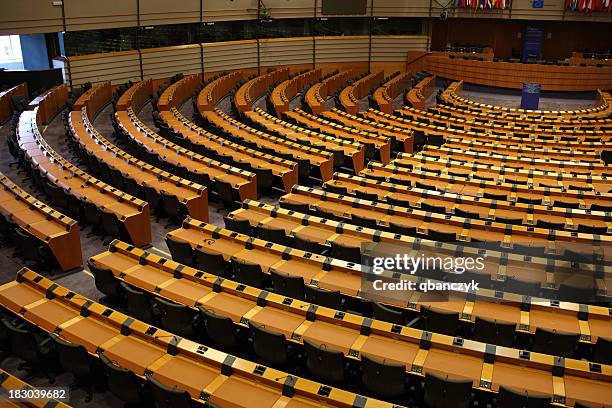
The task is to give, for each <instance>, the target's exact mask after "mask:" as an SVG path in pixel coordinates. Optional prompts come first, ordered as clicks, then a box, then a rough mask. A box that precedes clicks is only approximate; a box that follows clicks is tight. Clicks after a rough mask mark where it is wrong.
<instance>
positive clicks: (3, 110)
mask: <svg viewBox="0 0 612 408" xmlns="http://www.w3.org/2000/svg"><path fill="white" fill-rule="evenodd" d="M28 96H29V95H28V84H27V83H25V82H24V83H22V84H19V85H16V86H14V87H12V88H9V89H7V90H6V91H2V92H0V125H1V124H3V123H5V122H6V121H7V120H9V119H10V118H11V115H12V114H13V97H15V98H18V97H21V98H24V99H28Z"/></svg>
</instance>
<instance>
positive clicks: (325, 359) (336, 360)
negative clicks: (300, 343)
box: [304, 339, 345, 383]
mask: <svg viewBox="0 0 612 408" xmlns="http://www.w3.org/2000/svg"><path fill="white" fill-rule="evenodd" d="M304 350H305V352H306V367H307V368H308V371H310V373H311V374H312V375H314V376H315V377H317V378H319V379H321V380H323V381H325V382H330V383H339V382H342V381H344V377H345V373H344V367H345V361H344V353H342V352H341V351H338V350H330V349H328V348H327V345H325V344H321V345H316V344H314V343H313V342H311V341H310V340H307V339H304Z"/></svg>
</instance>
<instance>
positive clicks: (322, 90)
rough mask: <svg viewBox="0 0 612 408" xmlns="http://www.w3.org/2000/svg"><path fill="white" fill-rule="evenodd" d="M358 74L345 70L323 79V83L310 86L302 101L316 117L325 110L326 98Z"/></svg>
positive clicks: (357, 72)
mask: <svg viewBox="0 0 612 408" xmlns="http://www.w3.org/2000/svg"><path fill="white" fill-rule="evenodd" d="M359 74H360V72H359V71H358V70H356V69H347V70H344V71H340V72H338V73H337V74H335V75H332V76H330V77H327V78H325V79H324V80H323V81H321V82H318V83H316V84H314V85H313V86H311V87H310V88H309V89H308V91H306V95H304V100H305V101H306V103H307V104H308V106H309V107H310V110H311V111H312V112H313V113H314V114H315V115H318V114H319V113H321V112H323V111H324V110H327V108H326V106H325V104H326V101H327V97H328V96H330V95H333V94H334V93H335V92H336V91H337V90H338V89H340V87H342V86H343V85H345V84H346V83H347V82H348V81H349V80H350V79H351V78H355V77H356V76H357V75H359Z"/></svg>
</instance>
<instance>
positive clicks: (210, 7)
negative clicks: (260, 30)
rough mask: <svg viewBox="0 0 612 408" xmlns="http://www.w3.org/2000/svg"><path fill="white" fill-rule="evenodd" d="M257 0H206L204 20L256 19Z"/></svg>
mask: <svg viewBox="0 0 612 408" xmlns="http://www.w3.org/2000/svg"><path fill="white" fill-rule="evenodd" d="M257 3H258V2H257V0H204V11H203V12H204V16H203V18H204V21H207V22H208V21H232V20H254V19H256V18H257Z"/></svg>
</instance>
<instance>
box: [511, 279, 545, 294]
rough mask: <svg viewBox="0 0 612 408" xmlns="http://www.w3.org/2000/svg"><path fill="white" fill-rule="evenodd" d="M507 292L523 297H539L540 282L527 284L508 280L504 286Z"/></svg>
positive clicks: (517, 280)
mask: <svg viewBox="0 0 612 408" xmlns="http://www.w3.org/2000/svg"><path fill="white" fill-rule="evenodd" d="M502 285H503V289H504V291H505V292H510V293H516V294H519V295H523V296H537V295H538V294H539V293H540V286H541V284H540V282H526V281H522V280H519V279H515V278H507V279H506V281H505V282H504V283H503V284H502Z"/></svg>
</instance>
